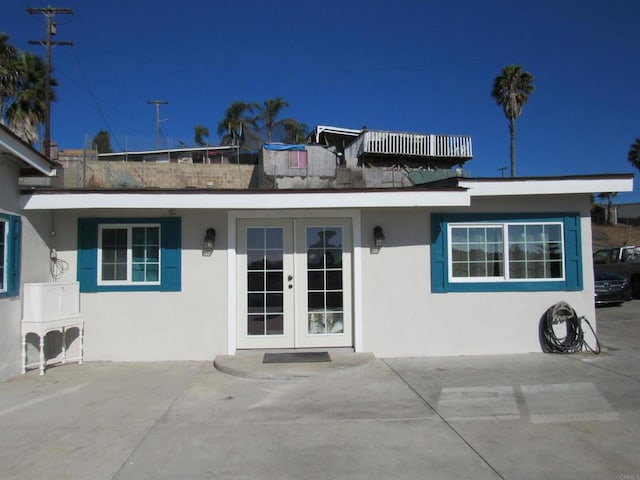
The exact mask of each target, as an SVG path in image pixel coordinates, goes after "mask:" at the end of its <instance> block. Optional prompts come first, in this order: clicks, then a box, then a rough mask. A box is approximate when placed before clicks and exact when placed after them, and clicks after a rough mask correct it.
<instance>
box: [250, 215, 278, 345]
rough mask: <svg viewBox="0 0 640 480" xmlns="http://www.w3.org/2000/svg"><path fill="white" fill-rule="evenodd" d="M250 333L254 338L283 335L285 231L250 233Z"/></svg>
mask: <svg viewBox="0 0 640 480" xmlns="http://www.w3.org/2000/svg"><path fill="white" fill-rule="evenodd" d="M246 245H247V310H248V314H247V333H248V335H251V336H265V335H282V334H283V332H284V329H283V328H284V323H283V317H284V313H283V312H284V306H283V292H284V277H283V276H284V271H283V257H284V230H283V229H282V228H281V227H250V228H248V229H247V238H246Z"/></svg>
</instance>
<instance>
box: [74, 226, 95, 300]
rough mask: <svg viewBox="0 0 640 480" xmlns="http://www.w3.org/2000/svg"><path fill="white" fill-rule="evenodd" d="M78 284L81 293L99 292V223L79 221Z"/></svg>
mask: <svg viewBox="0 0 640 480" xmlns="http://www.w3.org/2000/svg"><path fill="white" fill-rule="evenodd" d="M78 282H79V283H80V291H81V292H97V291H98V221H97V220H96V219H94V218H80V219H79V220H78Z"/></svg>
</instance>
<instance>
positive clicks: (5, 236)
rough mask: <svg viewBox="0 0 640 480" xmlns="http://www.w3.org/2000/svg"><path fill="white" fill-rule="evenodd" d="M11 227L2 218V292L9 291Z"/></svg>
mask: <svg viewBox="0 0 640 480" xmlns="http://www.w3.org/2000/svg"><path fill="white" fill-rule="evenodd" d="M8 234H9V227H8V222H7V221H6V220H5V219H3V218H0V293H4V292H6V291H7V271H8V267H9V265H8V263H9V255H8V252H7V246H8V244H9V241H8Z"/></svg>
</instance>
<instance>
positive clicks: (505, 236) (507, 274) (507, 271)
mask: <svg viewBox="0 0 640 480" xmlns="http://www.w3.org/2000/svg"><path fill="white" fill-rule="evenodd" d="M502 248H503V251H504V279H505V280H507V281H508V280H511V268H510V265H511V263H510V262H511V261H510V255H509V224H508V223H503V224H502Z"/></svg>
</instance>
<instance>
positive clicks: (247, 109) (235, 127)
mask: <svg viewBox="0 0 640 480" xmlns="http://www.w3.org/2000/svg"><path fill="white" fill-rule="evenodd" d="M255 108H256V105H255V104H254V103H245V102H242V101H240V100H238V101H236V102H233V103H232V104H231V105H229V106H228V107H227V111H226V112H225V114H224V118H223V119H222V120H220V122H218V135H220V136H221V138H220V145H235V144H236V143H237V142H236V139H238V138H239V136H240V133H241V129H242V127H243V125H247V124H251V125H253V124H254V123H255V119H254V118H253V117H250V116H249V115H250V114H251V113H253V111H254V110H255Z"/></svg>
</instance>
